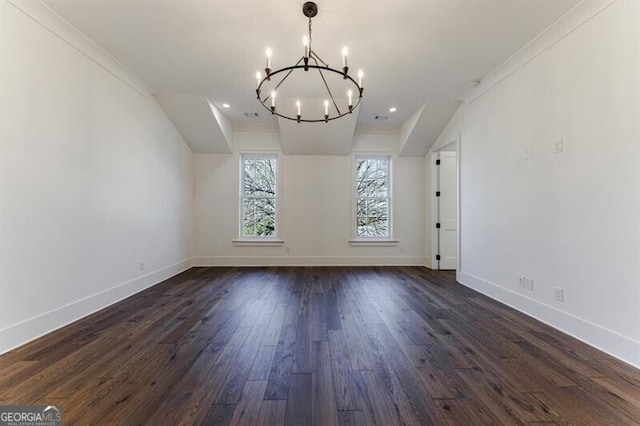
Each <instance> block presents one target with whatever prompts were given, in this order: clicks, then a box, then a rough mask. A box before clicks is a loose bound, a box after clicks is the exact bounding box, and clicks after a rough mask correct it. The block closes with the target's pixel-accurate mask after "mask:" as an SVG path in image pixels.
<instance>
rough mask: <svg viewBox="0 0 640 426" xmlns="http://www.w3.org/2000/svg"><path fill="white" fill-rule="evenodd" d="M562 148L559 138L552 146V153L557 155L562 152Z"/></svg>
mask: <svg viewBox="0 0 640 426" xmlns="http://www.w3.org/2000/svg"><path fill="white" fill-rule="evenodd" d="M562 148H563V147H562V138H560V139H558V140H557V141H555V143H554V144H553V152H554V153H556V154H559V153H561V152H562Z"/></svg>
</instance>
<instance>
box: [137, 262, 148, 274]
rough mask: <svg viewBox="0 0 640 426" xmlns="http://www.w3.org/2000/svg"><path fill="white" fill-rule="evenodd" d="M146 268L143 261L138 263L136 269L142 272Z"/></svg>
mask: <svg viewBox="0 0 640 426" xmlns="http://www.w3.org/2000/svg"><path fill="white" fill-rule="evenodd" d="M146 269H147V267H146V266H145V264H144V262H140V263H139V264H138V271H139V272H144V271H145V270H146Z"/></svg>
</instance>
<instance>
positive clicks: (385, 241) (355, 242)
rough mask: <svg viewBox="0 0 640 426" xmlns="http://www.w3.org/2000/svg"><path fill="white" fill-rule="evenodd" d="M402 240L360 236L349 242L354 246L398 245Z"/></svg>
mask: <svg viewBox="0 0 640 426" xmlns="http://www.w3.org/2000/svg"><path fill="white" fill-rule="evenodd" d="M399 242H400V240H390V239H375V238H371V239H367V238H360V239H357V240H349V244H350V245H352V246H354V247H364V246H397V245H398V243H399Z"/></svg>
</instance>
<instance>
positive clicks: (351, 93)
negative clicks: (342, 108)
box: [347, 89, 353, 112]
mask: <svg viewBox="0 0 640 426" xmlns="http://www.w3.org/2000/svg"><path fill="white" fill-rule="evenodd" d="M347 98H348V99H349V112H351V110H352V109H353V91H352V90H351V89H349V90H347Z"/></svg>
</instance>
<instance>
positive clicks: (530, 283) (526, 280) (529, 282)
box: [524, 277, 533, 291]
mask: <svg viewBox="0 0 640 426" xmlns="http://www.w3.org/2000/svg"><path fill="white" fill-rule="evenodd" d="M524 288H526V289H527V290H529V291H533V278H529V277H525V278H524Z"/></svg>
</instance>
